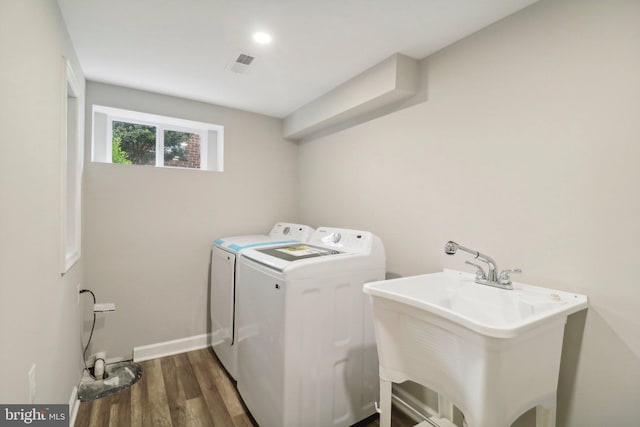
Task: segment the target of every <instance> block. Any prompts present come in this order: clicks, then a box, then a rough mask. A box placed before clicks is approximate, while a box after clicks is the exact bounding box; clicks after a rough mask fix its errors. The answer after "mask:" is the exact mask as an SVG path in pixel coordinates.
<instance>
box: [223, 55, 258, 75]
mask: <svg viewBox="0 0 640 427" xmlns="http://www.w3.org/2000/svg"><path fill="white" fill-rule="evenodd" d="M254 59H255V57H253V56H251V55H248V54H246V53H240V54H238V56H237V57H236V59H235V60H234V61H233V62H231V63H230V64H229V65H228V66H227V68H228V69H229V70H231V71H233V72H234V73H238V74H242V73H244V72H246V71H247V69H248V68H249V66H250V65H251V64H252V63H253V60H254Z"/></svg>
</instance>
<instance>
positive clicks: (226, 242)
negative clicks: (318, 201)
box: [210, 222, 313, 379]
mask: <svg viewBox="0 0 640 427" xmlns="http://www.w3.org/2000/svg"><path fill="white" fill-rule="evenodd" d="M312 232H313V229H312V228H311V227H309V226H307V225H302V224H290V223H284V222H282V223H277V224H275V225H274V226H273V228H272V229H271V232H270V233H269V234H257V235H245V236H233V237H224V238H220V239H217V240H216V241H215V242H214V245H213V248H212V250H211V289H210V298H211V304H210V310H211V342H212V347H213V351H214V352H215V354H216V356H218V359H219V360H220V362H221V363H222V365H223V366H224V367H225V369H226V370H227V372H228V373H229V375H230V376H231V377H232V378H233V379H236V377H237V368H236V365H237V359H238V352H237V344H236V327H235V325H236V260H237V256H238V254H239V253H240V252H242V251H243V250H245V249H248V248H257V247H265V246H273V245H282V244H287V243H296V242H306V241H307V240H308V239H309V237H310V236H311V233H312Z"/></svg>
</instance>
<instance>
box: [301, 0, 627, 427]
mask: <svg viewBox="0 0 640 427" xmlns="http://www.w3.org/2000/svg"><path fill="white" fill-rule="evenodd" d="M639 18H640V2H637V1H626V0H617V1H607V2H601V1H569V0H566V1H559V0H554V1H541V2H540V3H537V4H535V5H533V6H531V7H529V8H527V9H525V10H524V11H522V12H519V13H517V14H515V15H513V16H511V17H509V18H507V19H505V20H503V21H501V22H499V23H497V24H495V25H493V26H491V27H489V28H487V29H485V30H483V31H481V32H479V33H476V34H474V35H472V36H470V37H468V38H466V39H464V40H462V41H461V42H458V43H456V44H455V45H452V46H450V47H448V48H446V49H444V50H442V51H440V52H439V53H437V54H435V55H433V56H431V57H429V58H428V59H427V60H426V61H425V64H424V70H425V75H424V76H423V79H425V80H424V83H425V84H426V88H427V92H428V93H427V96H428V99H427V101H426V102H424V103H421V104H417V105H414V106H412V107H409V108H406V109H404V110H401V111H397V112H395V113H393V114H390V115H387V116H384V117H382V118H378V119H376V120H373V121H370V122H367V123H364V124H361V125H359V126H357V127H353V128H350V129H347V130H344V131H341V132H338V133H335V134H333V135H330V136H325V137H323V138H320V139H316V140H313V141H310V142H306V143H303V144H301V146H300V162H299V167H300V192H299V194H300V197H299V198H298V201H299V206H300V212H301V217H300V219H301V221H302V222H305V223H310V224H319V223H322V224H335V225H340V226H344V227H357V228H363V229H370V230H372V231H373V232H375V233H377V234H379V235H380V236H381V237H382V239H383V241H384V243H385V247H386V249H387V256H388V264H387V267H388V270H389V271H390V272H393V273H397V274H401V275H412V274H419V273H428V272H435V271H439V270H441V269H442V268H443V267H449V268H456V269H467V266H465V265H464V264H463V262H464V261H465V256H464V255H463V254H460V255H456V256H454V257H447V256H446V255H445V254H444V252H443V245H444V243H445V242H446V241H447V240H449V239H453V240H456V241H458V242H460V243H462V244H466V245H468V246H471V247H474V248H477V249H479V250H482V251H484V252H485V253H488V254H490V255H491V256H493V257H495V259H496V260H497V262H498V264H499V266H500V267H502V268H507V267H521V268H523V270H524V272H525V273H524V274H522V275H521V277H518V279H519V280H520V281H522V282H525V283H531V284H537V285H540V286H546V287H551V288H558V289H563V290H566V291H571V292H578V293H584V294H586V295H588V296H589V298H590V303H591V307H590V309H589V311H588V314H587V315H586V320H585V316H584V315H579V316H573V317H572V318H571V319H570V323H569V327H568V330H567V331H568V336H567V339H566V342H565V348H564V353H563V364H562V369H561V380H560V384H559V389H558V393H559V408H558V426H562V427H583V426H605V425H620V426H623V425H624V426H629V425H637V423H638V419H640V405H638V402H640V334H639V333H638V331H640V317H639V316H638V307H640V283H639V280H638V279H637V274H636V271H637V268H638V266H639V265H640V251H638V246H637V245H638V241H639V238H640V221H639V220H638V218H640V196H639V194H638V189H637V187H638V183H640V168H639V167H638V161H639V160H640V144H638V140H639V139H640V121H639V120H638V112H639V111H640V79H639V78H638V76H640V48H639V41H640V19H639ZM329 164H330V165H331V167H330V170H329V171H328V170H327V167H328V166H327V165H329ZM582 330H584V335H583V336H582V337H581V331H582Z"/></svg>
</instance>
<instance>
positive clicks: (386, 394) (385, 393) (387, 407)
mask: <svg viewBox="0 0 640 427" xmlns="http://www.w3.org/2000/svg"><path fill="white" fill-rule="evenodd" d="M380 427H391V381H387V380H383V379H382V378H380Z"/></svg>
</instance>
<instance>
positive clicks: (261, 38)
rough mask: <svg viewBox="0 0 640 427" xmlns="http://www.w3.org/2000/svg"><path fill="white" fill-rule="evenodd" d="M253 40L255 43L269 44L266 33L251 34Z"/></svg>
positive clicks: (269, 40) (268, 36)
mask: <svg viewBox="0 0 640 427" xmlns="http://www.w3.org/2000/svg"><path fill="white" fill-rule="evenodd" d="M253 40H255V41H256V43H260V44H269V43H271V36H270V35H269V34H267V33H263V32H257V33H254V34H253Z"/></svg>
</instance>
